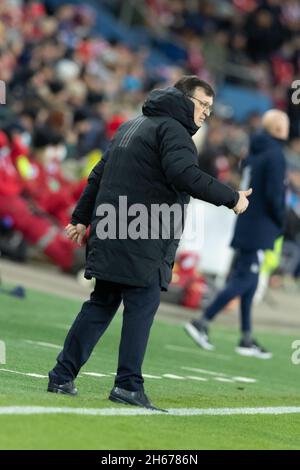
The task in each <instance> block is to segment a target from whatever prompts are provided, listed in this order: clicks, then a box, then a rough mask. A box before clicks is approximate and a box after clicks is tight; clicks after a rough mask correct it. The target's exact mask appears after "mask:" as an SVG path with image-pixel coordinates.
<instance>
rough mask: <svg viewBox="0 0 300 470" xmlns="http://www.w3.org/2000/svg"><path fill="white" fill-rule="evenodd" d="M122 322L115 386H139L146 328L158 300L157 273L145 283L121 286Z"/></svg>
mask: <svg viewBox="0 0 300 470" xmlns="http://www.w3.org/2000/svg"><path fill="white" fill-rule="evenodd" d="M123 303H124V313H123V326H122V333H121V342H120V348H119V362H118V370H117V376H116V379H115V386H116V387H120V388H122V389H125V390H130V391H140V390H143V383H144V379H143V377H142V363H143V360H144V356H145V352H146V347H147V343H148V338H149V334H150V329H151V326H152V323H153V319H154V315H155V313H156V311H157V309H158V306H159V303H160V285H159V277H158V276H157V280H156V281H155V282H154V283H153V284H152V285H150V286H149V287H129V286H127V287H125V288H124V290H123Z"/></svg>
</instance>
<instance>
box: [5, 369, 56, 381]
mask: <svg viewBox="0 0 300 470" xmlns="http://www.w3.org/2000/svg"><path fill="white" fill-rule="evenodd" d="M0 371H2V372H10V373H11V374H19V375H27V376H29V377H36V378H38V379H45V378H48V375H41V374H34V373H33V372H18V371H17V370H10V369H0Z"/></svg>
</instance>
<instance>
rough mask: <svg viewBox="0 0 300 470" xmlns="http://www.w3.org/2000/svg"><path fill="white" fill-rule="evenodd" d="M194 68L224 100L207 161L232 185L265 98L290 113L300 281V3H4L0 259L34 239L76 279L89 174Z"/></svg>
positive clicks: (208, 139)
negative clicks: (123, 127)
mask: <svg viewBox="0 0 300 470" xmlns="http://www.w3.org/2000/svg"><path fill="white" fill-rule="evenodd" d="M184 74H196V75H198V76H199V77H200V78H202V79H204V80H207V81H208V82H210V83H211V84H212V85H213V87H215V89H216V92H217V100H216V103H215V109H214V112H213V115H212V116H211V118H210V119H209V120H208V124H206V125H205V127H204V128H203V133H202V148H201V151H200V153H199V165H200V167H201V168H202V169H203V170H205V171H207V172H208V173H210V174H212V175H213V176H215V177H217V178H219V179H220V180H222V181H223V182H225V183H228V184H231V185H232V186H234V187H235V188H238V187H239V181H240V172H239V168H240V162H241V160H242V159H243V158H244V157H245V155H246V154H247V150H248V142H249V137H250V136H251V133H253V132H255V131H256V130H257V129H259V127H260V116H261V111H262V109H261V108H260V106H259V104H260V103H261V102H263V100H266V107H268V106H269V107H276V108H279V109H282V110H285V111H287V113H288V114H289V117H290V120H291V133H290V139H289V142H288V143H287V145H286V148H285V153H286V157H287V161H288V191H287V227H286V234H285V237H286V240H287V241H288V242H290V245H289V246H290V248H289V249H290V250H291V252H292V253H293V254H292V255H291V256H290V258H289V259H290V260H291V259H293V263H292V264H293V266H292V267H290V268H289V271H290V274H292V275H294V276H295V277H298V276H300V105H299V104H298V105H297V104H295V103H293V102H292V99H291V95H292V93H293V92H294V90H293V89H292V88H291V84H292V82H293V81H294V80H297V79H298V80H299V79H300V2H299V1H298V0H286V1H284V2H282V1H280V0H265V1H260V0H232V1H230V0H228V1H226V0H223V1H216V0H209V1H205V0H201V1H200V0H145V1H136V2H135V1H130V2H129V1H128V2H127V1H125V0H124V1H121V0H99V1H86V2H84V3H83V2H79V1H77V2H76V1H75V2H70V3H68V4H67V3H65V2H58V1H55V0H48V1H35V0H28V1H25V0H1V2H0V80H3V81H4V82H5V83H6V93H7V98H6V100H7V101H6V105H1V106H0V129H1V130H0V180H1V184H0V227H1V228H0V233H1V236H0V249H1V250H2V252H3V253H4V254H6V255H8V256H10V257H13V258H16V259H22V258H24V257H25V256H26V255H25V253H26V249H25V246H26V245H27V244H28V243H29V244H30V245H36V246H37V247H38V249H39V250H41V251H43V252H44V253H45V254H46V255H47V256H48V257H50V258H51V259H52V261H53V262H54V263H56V264H57V265H59V266H60V267H61V268H62V269H64V270H66V271H74V272H76V271H77V270H78V269H79V268H80V266H82V264H83V258H84V256H83V253H82V249H79V248H77V247H74V246H73V244H72V242H70V241H69V240H67V239H66V238H65V235H64V233H63V227H64V225H65V224H66V223H68V220H69V216H70V213H71V212H72V209H73V207H74V204H75V203H76V201H77V200H78V198H79V196H80V193H81V191H82V189H83V187H84V184H85V182H86V178H87V176H88V174H89V172H90V170H91V169H92V167H93V165H94V164H95V163H96V162H97V161H98V160H99V159H100V158H101V156H102V153H103V152H104V151H105V150H106V148H107V145H108V142H109V140H110V139H111V137H112V136H113V135H114V133H115V131H116V130H117V128H118V126H119V125H120V124H121V123H122V122H124V121H126V120H128V119H130V118H133V117H135V116H136V115H137V114H139V113H140V112H141V106H142V103H143V101H144V99H145V97H146V96H147V93H148V92H149V91H150V90H151V89H152V88H154V87H166V86H171V85H172V84H173V83H174V82H175V81H176V80H177V79H179V78H180V77H181V76H182V75H184ZM218 96H219V97H222V96H223V100H222V99H218ZM249 96H250V100H249ZM246 102H249V103H250V104H251V105H250V104H249V108H245V103H246ZM242 108H243V109H244V111H243V114H242V115H241V114H240V113H239V110H241V109H242ZM24 213H26V214H27V215H26V216H24ZM22 214H23V215H22ZM20 217H21V218H22V217H23V219H24V220H23V221H22V220H21V221H20V220H19V221H18V219H20ZM26 217H27V218H26ZM16 234H19V238H18V237H17V236H16ZM296 260H298V261H296Z"/></svg>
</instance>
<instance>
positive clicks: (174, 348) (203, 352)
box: [165, 344, 232, 361]
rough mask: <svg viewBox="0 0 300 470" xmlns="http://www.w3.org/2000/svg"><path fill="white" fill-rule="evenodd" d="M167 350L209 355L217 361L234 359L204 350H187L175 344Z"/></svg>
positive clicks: (168, 345) (167, 346)
mask: <svg viewBox="0 0 300 470" xmlns="http://www.w3.org/2000/svg"><path fill="white" fill-rule="evenodd" d="M165 349H169V350H170V351H177V352H186V353H193V354H198V355H199V354H203V355H205V354H206V355H208V356H211V357H214V358H217V359H221V360H224V361H231V360H232V357H230V356H226V355H225V354H218V353H215V352H214V351H205V350H204V349H200V348H198V349H194V348H186V347H184V346H176V345H174V344H166V345H165Z"/></svg>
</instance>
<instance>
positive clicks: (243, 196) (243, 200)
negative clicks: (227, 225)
mask: <svg viewBox="0 0 300 470" xmlns="http://www.w3.org/2000/svg"><path fill="white" fill-rule="evenodd" d="M238 193H239V195H240V197H239V200H238V203H237V205H236V206H235V207H234V208H233V210H234V212H235V213H236V214H238V215H239V214H242V213H243V212H245V210H246V209H247V207H248V205H249V201H248V199H247V198H248V196H250V194H252V188H250V189H247V191H238Z"/></svg>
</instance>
